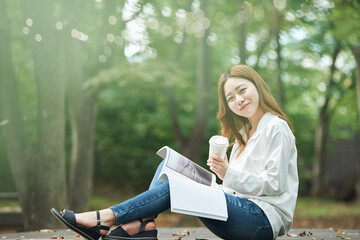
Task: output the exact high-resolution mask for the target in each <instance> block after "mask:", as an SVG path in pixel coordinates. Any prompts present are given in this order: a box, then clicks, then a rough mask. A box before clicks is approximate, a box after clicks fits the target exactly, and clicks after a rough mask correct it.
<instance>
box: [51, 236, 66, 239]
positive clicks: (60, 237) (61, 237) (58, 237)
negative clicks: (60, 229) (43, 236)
mask: <svg viewBox="0 0 360 240" xmlns="http://www.w3.org/2000/svg"><path fill="white" fill-rule="evenodd" d="M51 239H64V237H63V236H56V237H51Z"/></svg>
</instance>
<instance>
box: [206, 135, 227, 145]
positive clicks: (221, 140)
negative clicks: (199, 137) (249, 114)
mask: <svg viewBox="0 0 360 240" xmlns="http://www.w3.org/2000/svg"><path fill="white" fill-rule="evenodd" d="M209 143H211V144H216V145H226V146H228V145H229V140H228V139H227V138H226V137H223V136H220V135H215V136H212V137H211V138H210V140H209Z"/></svg>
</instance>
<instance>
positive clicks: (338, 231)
mask: <svg viewBox="0 0 360 240" xmlns="http://www.w3.org/2000/svg"><path fill="white" fill-rule="evenodd" d="M337 233H338V234H345V233H346V232H343V231H341V230H337Z"/></svg>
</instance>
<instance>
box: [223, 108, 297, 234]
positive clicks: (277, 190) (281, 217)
mask: <svg viewBox="0 0 360 240" xmlns="http://www.w3.org/2000/svg"><path fill="white" fill-rule="evenodd" d="M240 133H241V134H242V136H243V138H244V140H245V142H246V147H245V149H244V150H243V151H242V153H241V154H240V156H238V152H239V145H238V143H236V144H234V146H233V148H232V151H231V155H230V159H229V168H228V170H227V172H226V174H225V178H224V181H223V187H222V188H223V190H224V191H225V192H226V193H229V194H232V195H235V196H239V197H241V198H246V199H249V200H251V201H253V202H254V203H256V204H257V205H258V206H259V207H260V208H261V209H262V210H263V211H264V212H265V214H266V216H267V217H268V219H269V222H270V224H271V227H272V230H273V233H274V239H275V238H276V237H277V236H280V235H283V234H286V233H287V232H288V231H289V229H290V226H291V223H292V221H293V216H294V211H295V205H296V199H297V195H298V186H299V179H298V171H297V150H296V145H295V137H294V135H293V134H292V132H291V130H290V128H289V126H288V125H287V123H286V121H284V120H282V119H280V118H279V117H278V116H276V115H274V114H271V113H265V114H264V116H263V117H262V118H261V120H260V122H259V124H258V126H257V128H256V131H255V132H254V134H253V136H252V137H251V138H250V139H249V140H248V141H247V137H246V133H245V131H244V129H242V130H241V131H240Z"/></svg>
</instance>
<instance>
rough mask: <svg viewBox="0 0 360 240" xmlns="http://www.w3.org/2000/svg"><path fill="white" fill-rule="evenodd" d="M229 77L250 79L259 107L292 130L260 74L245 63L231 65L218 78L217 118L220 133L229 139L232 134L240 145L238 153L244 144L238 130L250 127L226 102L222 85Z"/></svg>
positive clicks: (245, 119)
mask: <svg viewBox="0 0 360 240" xmlns="http://www.w3.org/2000/svg"><path fill="white" fill-rule="evenodd" d="M229 78H243V79H246V80H249V81H251V82H252V83H253V84H254V85H255V87H256V89H257V91H258V93H259V107H261V108H262V109H263V110H264V111H265V112H269V113H272V114H275V115H277V116H278V117H279V118H281V119H283V120H284V121H286V122H287V124H288V125H289V127H290V129H291V131H293V127H292V124H291V122H290V121H289V119H288V118H287V117H286V115H285V113H284V112H283V111H282V110H281V108H280V107H279V105H278V104H277V103H276V100H275V98H274V97H273V96H272V94H271V92H270V89H269V87H268V85H267V84H266V82H265V81H264V80H263V79H262V78H261V76H260V75H259V74H258V73H257V72H256V71H255V70H254V69H252V68H251V67H249V66H246V65H235V66H232V67H231V68H230V69H229V70H228V71H227V72H225V73H224V74H222V75H221V77H220V79H219V84H218V94H219V112H218V115H217V118H218V119H219V120H220V123H221V135H222V136H224V137H226V138H228V139H231V138H232V136H233V137H235V139H236V140H237V142H238V143H239V146H240V152H239V153H241V152H242V150H243V149H244V148H245V146H246V143H245V140H244V139H243V137H242V135H241V134H240V133H239V130H240V129H241V128H242V127H244V128H245V131H246V132H247V133H248V132H249V131H250V129H248V128H249V121H248V119H247V118H245V117H241V116H238V115H236V114H235V113H233V112H232V111H231V110H230V108H229V106H228V104H227V101H226V97H225V93H224V85H225V83H226V81H227V80H228V79H229ZM234 143H235V142H234ZM234 143H233V144H234Z"/></svg>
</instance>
